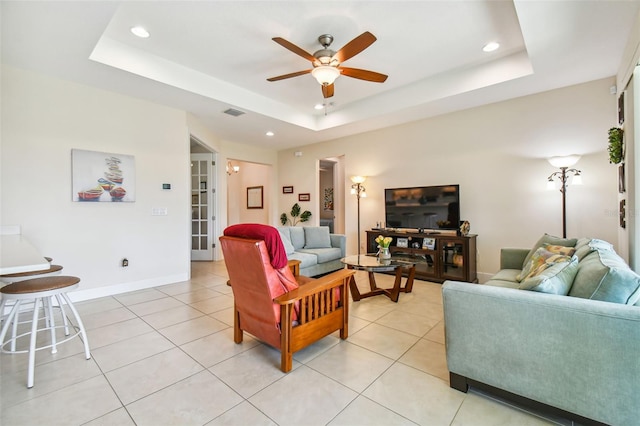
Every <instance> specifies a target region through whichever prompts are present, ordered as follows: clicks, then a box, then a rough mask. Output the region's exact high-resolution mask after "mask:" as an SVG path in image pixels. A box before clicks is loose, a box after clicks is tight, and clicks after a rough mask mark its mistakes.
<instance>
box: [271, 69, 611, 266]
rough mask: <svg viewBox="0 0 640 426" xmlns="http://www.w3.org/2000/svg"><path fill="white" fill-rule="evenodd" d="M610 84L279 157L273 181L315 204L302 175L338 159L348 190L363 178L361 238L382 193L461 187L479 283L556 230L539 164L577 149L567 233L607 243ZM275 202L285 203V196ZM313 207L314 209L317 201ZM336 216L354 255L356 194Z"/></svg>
mask: <svg viewBox="0 0 640 426" xmlns="http://www.w3.org/2000/svg"><path fill="white" fill-rule="evenodd" d="M614 84H615V80H614V79H613V78H610V79H604V80H599V81H595V82H591V83H587V84H582V85H578V86H572V87H568V88H563V89H559V90H554V91H550V92H546V93H541V94H536V95H531V96H526V97H522V98H518V99H513V100H510V101H505V102H500V103H496V104H492V105H487V106H483V107H478V108H474V109H469V110H466V111H460V112H456V113H452V114H447V115H444V116H440V117H436V118H432V119H428V120H422V121H417V122H413V123H408V124H405V125H401V126H396V127H391V128H387V129H383V130H379V131H375V132H370V133H365V134H359V135H355V136H351V137H346V138H341V139H337V140H333V141H328V142H324V143H319V144H315V145H310V146H301V147H297V148H293V149H291V150H285V151H281V152H280V153H279V164H280V170H279V174H278V180H279V185H283V184H291V182H294V183H295V187H296V192H311V194H312V196H311V199H312V200H317V199H318V196H317V193H316V191H317V189H316V188H318V184H317V183H316V182H317V179H318V178H317V173H316V174H314V173H310V172H309V171H310V170H314V168H315V165H316V163H317V160H318V159H320V158H325V157H334V156H340V155H344V156H345V157H344V158H345V161H344V165H345V176H346V178H345V182H344V185H345V187H344V188H345V191H346V192H347V194H348V189H349V186H350V182H349V181H348V177H349V176H352V175H365V176H368V178H367V181H366V183H365V186H366V188H367V195H368V197H367V198H366V199H363V200H362V201H361V222H362V230H363V234H364V230H365V229H369V228H371V227H372V226H374V225H375V223H376V222H377V221H381V220H384V203H383V191H384V189H385V188H389V187H404V186H414V185H440V184H460V191H461V216H462V219H464V220H468V221H470V223H471V232H472V233H476V234H478V262H479V266H478V271H479V273H481V274H483V273H484V275H483V277H484V276H486V275H487V274H492V273H494V272H495V271H497V269H498V267H499V251H500V248H501V247H514V246H515V247H529V246H531V245H532V244H533V243H534V242H535V241H536V240H537V239H538V238H539V237H540V235H541V234H543V233H545V232H548V233H551V234H555V235H559V234H561V233H562V225H561V195H560V193H559V191H549V190H547V189H546V182H547V177H548V176H549V175H550V174H551V173H552V172H554V168H553V167H552V166H551V165H550V164H549V163H548V162H547V161H546V158H548V157H551V156H555V155H568V154H573V153H576V154H581V155H582V159H581V160H580V161H579V162H578V164H577V165H576V167H577V168H579V169H581V170H582V172H583V181H584V185H583V186H581V187H577V186H574V187H570V188H569V189H568V192H567V210H568V212H567V228H568V231H567V233H568V236H591V237H597V238H602V239H604V240H607V241H610V242H612V243H614V244H615V243H616V241H617V223H618V217H617V209H618V206H617V171H616V168H615V167H614V166H612V165H610V164H609V163H608V156H607V153H606V141H607V130H608V129H609V127H611V126H612V125H613V124H615V122H616V97H615V96H614V95H611V94H610V87H611V86H612V85H614ZM294 151H302V153H303V155H302V156H299V157H296V156H294V155H293V152H294ZM280 204H281V206H282V207H286V206H287V205H288V204H289V200H287V199H286V196H282V195H281V196H280ZM312 204H313V203H312ZM312 207H313V209H314V210H312V212H314V213H315V212H318V208H319V206H318V204H317V202H316V203H315V205H313V206H312ZM345 211H346V230H347V231H346V233H347V241H348V252H349V253H355V252H356V251H357V250H356V245H357V244H356V241H357V235H356V234H357V232H356V221H357V218H356V214H355V212H356V200H355V197H353V196H349V195H347V196H346V206H345ZM362 240H363V243H362V244H364V235H363V237H362Z"/></svg>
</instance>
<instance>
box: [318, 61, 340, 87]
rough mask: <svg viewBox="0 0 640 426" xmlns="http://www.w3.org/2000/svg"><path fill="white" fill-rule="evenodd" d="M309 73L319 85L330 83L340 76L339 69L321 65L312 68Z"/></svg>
mask: <svg viewBox="0 0 640 426" xmlns="http://www.w3.org/2000/svg"><path fill="white" fill-rule="evenodd" d="M311 75H313V77H314V78H315V79H316V80H317V81H318V83H320V84H321V85H323V86H324V85H331V84H333V82H334V81H336V78H338V77H339V76H340V70H339V69H338V68H335V67H330V66H327V65H322V66H319V67H316V68H314V69H313V71H311Z"/></svg>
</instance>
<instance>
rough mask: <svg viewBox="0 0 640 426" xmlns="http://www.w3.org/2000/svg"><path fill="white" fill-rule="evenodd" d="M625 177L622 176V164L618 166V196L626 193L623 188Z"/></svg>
mask: <svg viewBox="0 0 640 426" xmlns="http://www.w3.org/2000/svg"><path fill="white" fill-rule="evenodd" d="M624 181H625V176H624V163H622V164H620V165H619V166H618V192H619V193H620V194H624V192H625V191H626V187H625V183H624Z"/></svg>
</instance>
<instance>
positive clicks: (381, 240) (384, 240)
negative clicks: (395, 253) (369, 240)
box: [375, 235, 393, 248]
mask: <svg viewBox="0 0 640 426" xmlns="http://www.w3.org/2000/svg"><path fill="white" fill-rule="evenodd" d="M392 240H393V238H391V237H383V236H382V235H378V237H377V238H376V239H375V241H376V243H378V247H381V248H389V245H390V244H391V241H392Z"/></svg>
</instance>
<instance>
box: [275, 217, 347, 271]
mask: <svg viewBox="0 0 640 426" xmlns="http://www.w3.org/2000/svg"><path fill="white" fill-rule="evenodd" d="M278 231H279V232H280V237H281V238H282V243H283V244H284V248H285V251H286V252H287V259H289V260H292V259H295V260H299V261H300V275H304V276H307V277H315V276H317V275H323V274H326V273H329V272H333V271H337V270H339V269H343V268H344V264H343V263H342V262H340V259H342V258H343V257H345V252H346V249H347V238H346V236H345V235H342V234H331V233H330V232H329V227H328V226H302V227H296V226H279V227H278Z"/></svg>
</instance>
